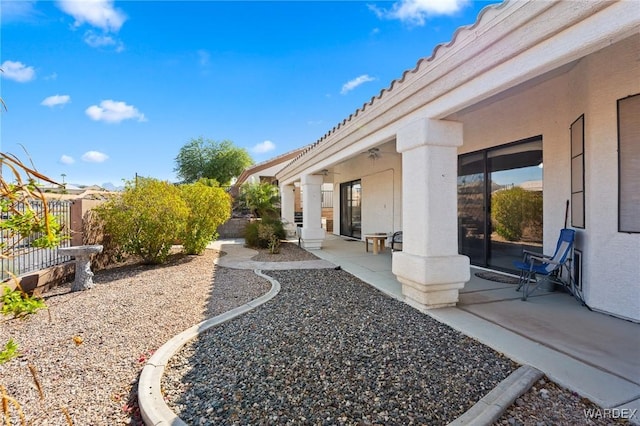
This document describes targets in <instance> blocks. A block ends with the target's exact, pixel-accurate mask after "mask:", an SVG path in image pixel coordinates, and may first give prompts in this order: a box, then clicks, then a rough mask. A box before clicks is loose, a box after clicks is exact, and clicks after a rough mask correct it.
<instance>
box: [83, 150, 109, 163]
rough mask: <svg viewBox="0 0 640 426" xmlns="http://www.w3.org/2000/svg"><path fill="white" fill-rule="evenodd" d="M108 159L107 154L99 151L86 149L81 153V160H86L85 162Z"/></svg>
mask: <svg viewBox="0 0 640 426" xmlns="http://www.w3.org/2000/svg"><path fill="white" fill-rule="evenodd" d="M108 159H109V156H108V155H107V154H104V153H102V152H99V151H87V152H85V153H84V154H82V161H86V162H87V163H103V162H105V161H107V160H108Z"/></svg>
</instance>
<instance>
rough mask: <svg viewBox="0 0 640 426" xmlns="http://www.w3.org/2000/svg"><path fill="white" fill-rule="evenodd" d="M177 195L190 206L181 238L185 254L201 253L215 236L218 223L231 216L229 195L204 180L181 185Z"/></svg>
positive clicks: (220, 223)
mask: <svg viewBox="0 0 640 426" xmlns="http://www.w3.org/2000/svg"><path fill="white" fill-rule="evenodd" d="M180 195H181V196H182V199H183V200H184V201H185V202H186V204H187V206H188V207H189V216H188V218H187V222H186V226H185V228H184V230H183V232H182V234H181V235H180V240H181V241H182V245H183V247H184V251H185V253H187V254H201V253H202V252H203V251H204V250H205V248H206V247H207V244H208V243H209V242H211V241H213V240H215V239H216V238H217V237H218V234H217V229H218V226H220V225H222V224H223V223H225V222H226V221H227V220H229V218H230V217H231V197H230V196H229V194H227V193H226V192H225V191H224V190H223V189H222V188H219V187H212V186H209V185H207V184H205V183H203V182H196V183H193V184H189V185H181V186H180Z"/></svg>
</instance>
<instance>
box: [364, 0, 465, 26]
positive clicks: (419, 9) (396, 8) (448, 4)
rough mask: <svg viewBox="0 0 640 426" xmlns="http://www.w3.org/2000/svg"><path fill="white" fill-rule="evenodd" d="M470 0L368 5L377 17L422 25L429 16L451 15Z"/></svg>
mask: <svg viewBox="0 0 640 426" xmlns="http://www.w3.org/2000/svg"><path fill="white" fill-rule="evenodd" d="M469 1H470V0H400V1H398V2H396V3H394V4H393V6H391V9H380V8H378V7H377V6H375V5H369V9H371V10H372V11H373V12H374V13H375V14H376V15H377V16H378V18H386V19H398V20H400V21H403V22H407V23H410V24H412V25H417V26H423V25H424V24H425V20H426V19H427V18H428V17H430V16H437V15H453V14H455V13H456V12H458V11H459V10H460V9H462V8H463V7H464V6H466V5H467V4H468V3H469Z"/></svg>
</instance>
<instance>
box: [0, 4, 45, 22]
mask: <svg viewBox="0 0 640 426" xmlns="http://www.w3.org/2000/svg"><path fill="white" fill-rule="evenodd" d="M35 3H36V2H35V1H32V0H22V1H5V2H2V22H3V23H5V22H20V21H30V20H32V19H33V18H34V17H35V16H37V14H38V13H37V11H36V9H35V7H34V6H35Z"/></svg>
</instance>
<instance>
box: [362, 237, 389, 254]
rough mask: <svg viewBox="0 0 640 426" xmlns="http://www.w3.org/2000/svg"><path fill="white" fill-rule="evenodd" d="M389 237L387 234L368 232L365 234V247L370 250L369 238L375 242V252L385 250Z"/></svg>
mask: <svg viewBox="0 0 640 426" xmlns="http://www.w3.org/2000/svg"><path fill="white" fill-rule="evenodd" d="M386 239H387V234H368V235H365V236H364V248H365V250H366V251H367V252H369V240H371V242H372V243H373V254H378V252H381V251H384V240H386Z"/></svg>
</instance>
